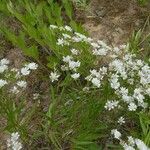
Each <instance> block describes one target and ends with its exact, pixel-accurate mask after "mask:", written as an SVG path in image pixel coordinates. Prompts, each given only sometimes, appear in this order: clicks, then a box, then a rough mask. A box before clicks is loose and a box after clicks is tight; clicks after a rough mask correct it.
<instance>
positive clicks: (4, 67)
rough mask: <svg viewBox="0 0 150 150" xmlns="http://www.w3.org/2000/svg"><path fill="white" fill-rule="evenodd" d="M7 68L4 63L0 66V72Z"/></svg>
mask: <svg viewBox="0 0 150 150" xmlns="http://www.w3.org/2000/svg"><path fill="white" fill-rule="evenodd" d="M7 69H8V66H6V65H2V66H0V73H3V72H4V71H5V70H7Z"/></svg>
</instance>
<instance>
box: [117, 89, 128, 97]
mask: <svg viewBox="0 0 150 150" xmlns="http://www.w3.org/2000/svg"><path fill="white" fill-rule="evenodd" d="M119 93H120V94H121V95H128V89H126V88H125V87H121V88H120V89H119Z"/></svg>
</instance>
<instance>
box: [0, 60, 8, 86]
mask: <svg viewBox="0 0 150 150" xmlns="http://www.w3.org/2000/svg"><path fill="white" fill-rule="evenodd" d="M9 63H10V62H9V60H8V59H6V58H3V59H1V60H0V73H3V72H4V71H6V70H7V69H8V64H9ZM6 84H8V83H7V81H6V80H3V79H0V88H2V87H3V86H4V85H6Z"/></svg>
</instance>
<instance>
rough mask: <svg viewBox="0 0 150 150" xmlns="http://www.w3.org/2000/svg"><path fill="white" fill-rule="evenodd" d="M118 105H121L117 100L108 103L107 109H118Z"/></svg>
mask: <svg viewBox="0 0 150 150" xmlns="http://www.w3.org/2000/svg"><path fill="white" fill-rule="evenodd" d="M118 104H119V101H116V100H111V101H107V103H106V104H105V106H104V107H105V108H106V109H107V110H112V109H114V108H115V107H118Z"/></svg>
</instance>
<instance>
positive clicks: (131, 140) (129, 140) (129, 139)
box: [128, 136, 135, 146]
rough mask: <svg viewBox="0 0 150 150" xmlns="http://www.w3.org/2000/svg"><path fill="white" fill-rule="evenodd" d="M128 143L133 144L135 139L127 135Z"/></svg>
mask: <svg viewBox="0 0 150 150" xmlns="http://www.w3.org/2000/svg"><path fill="white" fill-rule="evenodd" d="M128 143H129V144H130V145H131V146H134V145H135V140H134V138H133V137H132V136H128Z"/></svg>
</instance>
